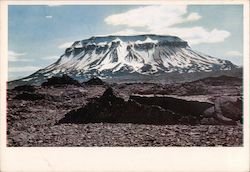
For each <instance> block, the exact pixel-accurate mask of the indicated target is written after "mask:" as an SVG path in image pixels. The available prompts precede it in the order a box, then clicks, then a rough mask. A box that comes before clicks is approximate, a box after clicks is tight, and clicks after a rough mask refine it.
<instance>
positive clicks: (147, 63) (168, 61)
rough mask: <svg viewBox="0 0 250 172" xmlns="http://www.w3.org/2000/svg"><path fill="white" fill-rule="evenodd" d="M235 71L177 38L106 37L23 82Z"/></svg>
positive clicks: (80, 45) (72, 50) (81, 45)
mask: <svg viewBox="0 0 250 172" xmlns="http://www.w3.org/2000/svg"><path fill="white" fill-rule="evenodd" d="M234 68H237V66H236V65H234V64H232V63H231V62H230V61H226V60H221V59H218V58H214V57H211V56H208V55H205V54H202V53H199V52H197V51H194V50H192V49H191V48H190V47H189V45H188V43H187V42H186V41H183V40H182V39H180V38H178V37H175V36H160V35H137V36H106V37H91V38H89V39H86V40H82V41H76V42H74V43H73V44H72V46H70V47H69V48H67V49H66V50H65V53H64V54H63V55H62V56H61V57H60V58H59V59H58V60H57V61H56V62H55V63H53V64H52V65H50V66H48V67H46V68H44V69H41V70H39V71H37V72H35V73H34V74H32V75H30V76H28V77H26V78H23V79H22V80H20V81H26V82H27V81H29V82H34V83H40V82H42V81H44V80H46V79H47V78H49V77H51V76H57V75H62V74H68V75H69V76H71V77H73V78H76V79H79V80H87V79H89V78H92V77H93V76H98V77H101V78H112V77H117V76H120V75H131V74H136V75H137V74H139V75H152V74H164V73H172V72H177V73H191V72H201V71H206V72H210V71H220V70H231V69H234Z"/></svg>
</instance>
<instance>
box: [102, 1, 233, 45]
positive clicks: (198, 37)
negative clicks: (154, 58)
mask: <svg viewBox="0 0 250 172" xmlns="http://www.w3.org/2000/svg"><path fill="white" fill-rule="evenodd" d="M200 19H202V16H200V15H199V14H198V13H196V12H191V13H189V12H188V10H187V6H186V5H172V6H169V5H168V6H146V7H140V8H136V9H132V10H129V11H127V12H124V13H119V14H113V15H110V16H108V17H106V18H105V20H104V22H105V23H106V24H108V25H113V26H124V27H125V29H124V30H121V31H118V32H116V33H114V34H120V35H130V34H147V33H153V34H162V35H176V36H179V37H181V38H182V39H184V40H187V41H188V42H189V43H190V44H193V45H194V44H200V43H215V42H223V41H224V40H225V39H226V38H228V37H229V36H230V32H228V31H226V30H220V29H217V28H214V29H210V30H209V29H206V28H204V27H202V26H192V27H180V26H178V24H183V23H190V22H194V21H197V20H200ZM141 30H144V31H141Z"/></svg>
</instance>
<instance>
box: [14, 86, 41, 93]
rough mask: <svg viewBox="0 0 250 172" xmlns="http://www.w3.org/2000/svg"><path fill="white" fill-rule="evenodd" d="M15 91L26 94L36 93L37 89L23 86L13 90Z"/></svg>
mask: <svg viewBox="0 0 250 172" xmlns="http://www.w3.org/2000/svg"><path fill="white" fill-rule="evenodd" d="M13 90H14V91H26V92H34V91H35V90H36V89H35V87H34V86H33V85H21V86H17V87H15V88H13Z"/></svg>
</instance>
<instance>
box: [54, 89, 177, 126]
mask: <svg viewBox="0 0 250 172" xmlns="http://www.w3.org/2000/svg"><path fill="white" fill-rule="evenodd" d="M178 118H179V116H178V114H175V113H174V112H172V111H170V110H166V109H163V108H161V107H160V106H155V105H152V106H147V105H143V104H140V103H138V102H136V101H134V100H131V99H130V100H128V101H125V100H124V99H123V98H121V97H119V96H118V95H117V94H116V93H114V91H113V89H112V88H108V89H107V90H106V91H105V92H104V94H103V95H102V96H101V97H100V98H99V99H96V100H93V101H92V102H90V103H88V104H87V105H86V106H85V107H83V108H80V109H77V110H73V111H70V112H69V113H67V114H66V115H65V117H64V118H62V119H61V120H60V121H59V123H96V122H108V123H137V124H174V123H175V122H176V121H177V120H178Z"/></svg>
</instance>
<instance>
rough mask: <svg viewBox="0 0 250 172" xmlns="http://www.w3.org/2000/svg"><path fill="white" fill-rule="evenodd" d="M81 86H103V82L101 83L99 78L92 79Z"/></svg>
mask: <svg viewBox="0 0 250 172" xmlns="http://www.w3.org/2000/svg"><path fill="white" fill-rule="evenodd" d="M83 84H86V85H104V84H105V82H103V81H102V80H101V79H100V78H98V77H94V78H92V79H90V80H88V81H87V82H84V83H83Z"/></svg>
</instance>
